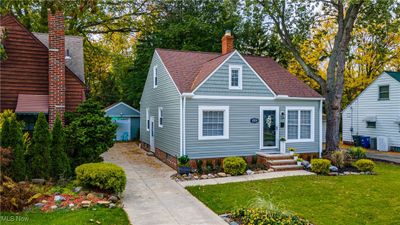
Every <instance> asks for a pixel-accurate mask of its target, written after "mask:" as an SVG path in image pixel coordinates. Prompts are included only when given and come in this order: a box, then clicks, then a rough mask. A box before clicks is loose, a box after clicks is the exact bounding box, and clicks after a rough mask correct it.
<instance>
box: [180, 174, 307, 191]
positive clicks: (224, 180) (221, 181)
mask: <svg viewBox="0 0 400 225" xmlns="http://www.w3.org/2000/svg"><path fill="white" fill-rule="evenodd" d="M308 175H315V173H311V172H308V171H305V170H294V171H279V172H268V173H261V174H253V175H244V176H236V177H221V178H215V179H204V180H189V181H181V182H179V184H180V185H182V186H183V187H189V186H196V185H201V186H203V185H210V184H226V183H234V182H244V181H252V180H267V179H273V178H279V177H291V176H308Z"/></svg>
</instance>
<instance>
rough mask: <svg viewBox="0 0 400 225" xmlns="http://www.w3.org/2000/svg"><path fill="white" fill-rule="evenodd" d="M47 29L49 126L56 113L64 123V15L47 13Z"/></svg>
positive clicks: (59, 12) (51, 124)
mask: <svg viewBox="0 0 400 225" xmlns="http://www.w3.org/2000/svg"><path fill="white" fill-rule="evenodd" d="M48 29H49V124H50V127H52V126H53V124H54V121H55V119H56V115H57V113H58V114H60V116H61V119H62V121H63V122H64V112H65V37H64V14H63V13H62V12H61V11H56V12H55V13H53V12H52V11H51V10H49V11H48Z"/></svg>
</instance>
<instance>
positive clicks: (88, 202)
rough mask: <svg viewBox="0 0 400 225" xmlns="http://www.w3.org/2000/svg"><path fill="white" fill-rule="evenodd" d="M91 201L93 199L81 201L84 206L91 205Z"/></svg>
mask: <svg viewBox="0 0 400 225" xmlns="http://www.w3.org/2000/svg"><path fill="white" fill-rule="evenodd" d="M91 203H92V201H82V202H81V204H82V207H84V208H87V207H89V206H90V204H91Z"/></svg>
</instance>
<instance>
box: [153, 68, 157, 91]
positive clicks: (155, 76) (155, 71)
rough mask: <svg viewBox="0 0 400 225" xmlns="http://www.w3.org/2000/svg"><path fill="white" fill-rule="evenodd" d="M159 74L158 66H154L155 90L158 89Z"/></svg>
mask: <svg viewBox="0 0 400 225" xmlns="http://www.w3.org/2000/svg"><path fill="white" fill-rule="evenodd" d="M157 72H158V69H157V66H154V67H153V88H156V87H157V85H158V77H157V75H158V73H157Z"/></svg>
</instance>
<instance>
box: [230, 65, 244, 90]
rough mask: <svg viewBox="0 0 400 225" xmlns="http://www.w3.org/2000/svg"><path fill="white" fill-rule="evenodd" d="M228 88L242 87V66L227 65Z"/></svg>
mask: <svg viewBox="0 0 400 225" xmlns="http://www.w3.org/2000/svg"><path fill="white" fill-rule="evenodd" d="M229 89H242V66H240V65H229Z"/></svg>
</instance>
